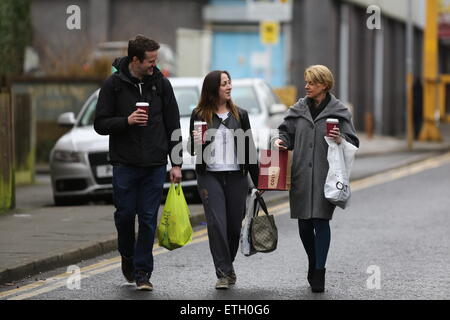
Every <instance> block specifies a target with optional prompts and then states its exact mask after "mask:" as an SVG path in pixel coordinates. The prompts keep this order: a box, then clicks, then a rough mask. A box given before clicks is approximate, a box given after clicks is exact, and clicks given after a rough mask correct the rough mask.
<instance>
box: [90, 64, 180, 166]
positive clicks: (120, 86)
mask: <svg viewBox="0 0 450 320" xmlns="http://www.w3.org/2000/svg"><path fill="white" fill-rule="evenodd" d="M128 64H129V59H128V58H127V57H124V58H120V59H116V61H115V62H114V64H113V66H114V67H116V69H117V70H118V71H116V72H115V73H114V74H112V75H111V76H110V77H109V78H108V79H106V80H105V82H104V83H103V86H102V88H101V90H100V94H99V98H98V102H97V108H96V112H95V121H94V129H95V131H96V132H97V133H99V134H101V135H109V154H110V159H111V163H112V164H115V163H121V164H126V165H132V166H138V167H151V166H160V165H165V164H167V155H168V154H169V155H170V160H171V162H172V166H175V165H177V166H181V164H182V159H183V157H182V148H181V141H182V137H181V130H179V129H180V113H179V110H178V104H177V101H176V99H175V95H174V93H173V89H172V85H171V84H170V82H169V80H168V79H166V78H165V77H164V76H163V75H162V73H161V72H160V71H159V70H158V69H157V68H154V69H153V75H150V76H146V77H144V79H143V80H142V83H140V81H139V79H137V78H134V77H132V76H131V74H130V72H129V70H128ZM136 102H148V103H149V104H150V109H149V119H148V125H147V126H146V127H141V126H137V125H133V126H130V125H129V124H128V116H129V115H130V114H131V113H133V112H134V111H135V110H136V107H135V105H136ZM177 129H178V130H177ZM176 130H177V131H176ZM174 131H175V133H174ZM173 133H174V138H175V139H174V141H171V137H172V134H173ZM177 145H178V147H179V148H178V147H177V148H176V149H175V150H174V151H176V155H174V156H173V157H172V155H171V152H172V150H173V149H174V147H175V146H177ZM174 153H175V152H174Z"/></svg>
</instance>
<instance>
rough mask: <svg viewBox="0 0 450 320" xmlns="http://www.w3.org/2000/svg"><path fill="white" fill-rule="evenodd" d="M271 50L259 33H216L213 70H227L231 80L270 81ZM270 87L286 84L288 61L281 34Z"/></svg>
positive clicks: (272, 60) (275, 51)
mask: <svg viewBox="0 0 450 320" xmlns="http://www.w3.org/2000/svg"><path fill="white" fill-rule="evenodd" d="M268 57H269V55H268V50H267V48H266V46H265V45H263V44H262V43H261V42H260V37H259V33H258V32H214V36H213V59H212V69H213V70H217V69H219V70H227V71H229V72H230V74H231V78H262V79H266V77H267V71H266V65H267V62H268ZM269 67H270V69H269V70H270V76H269V79H270V84H271V85H272V86H273V87H281V86H284V85H285V84H286V76H285V61H284V35H283V34H282V33H280V38H279V41H278V44H276V45H273V46H272V53H271V59H270V63H269Z"/></svg>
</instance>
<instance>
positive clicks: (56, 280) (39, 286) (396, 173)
mask: <svg viewBox="0 0 450 320" xmlns="http://www.w3.org/2000/svg"><path fill="white" fill-rule="evenodd" d="M447 163H450V153H446V154H444V155H441V156H437V157H434V158H430V159H426V160H424V161H420V162H418V163H415V164H411V165H407V166H404V167H402V168H398V169H393V170H389V171H387V172H383V173H380V174H376V175H373V176H371V177H368V178H364V179H360V180H357V181H354V182H352V183H351V184H350V187H351V189H352V191H353V192H355V191H358V190H362V189H366V188H369V187H373V186H375V185H379V184H384V183H387V182H389V181H393V180H396V179H400V178H403V177H406V176H409V175H413V174H417V173H419V172H422V171H425V170H428V169H433V168H437V167H439V166H442V165H444V164H447ZM269 211H271V213H272V214H273V215H282V214H286V213H288V212H290V211H289V202H288V201H286V202H284V203H281V204H279V205H276V206H272V207H269ZM207 239H208V235H207V229H206V228H202V229H201V230H198V231H196V232H194V234H193V236H192V242H191V243H189V244H188V245H192V244H196V243H199V242H203V241H206V240H207ZM166 252H169V251H168V250H167V249H165V248H162V247H160V246H159V245H157V244H155V245H154V249H153V255H155V256H156V255H159V254H162V253H166ZM120 266H121V258H120V256H117V257H114V258H111V259H108V260H104V261H101V262H99V263H96V264H93V265H89V266H86V267H84V268H81V269H80V277H81V279H87V278H89V277H92V276H94V275H97V274H100V273H105V272H108V271H111V270H114V269H117V268H120ZM72 275H73V274H72V273H62V274H60V275H57V276H55V277H52V278H49V279H47V280H41V281H37V282H34V283H31V284H28V285H25V286H23V287H20V288H17V289H13V290H9V291H4V292H0V299H8V300H24V299H28V298H32V297H34V296H37V295H40V294H44V293H47V292H50V291H53V290H56V289H58V288H62V287H65V286H67V283H68V280H69V278H70V277H71V276H72Z"/></svg>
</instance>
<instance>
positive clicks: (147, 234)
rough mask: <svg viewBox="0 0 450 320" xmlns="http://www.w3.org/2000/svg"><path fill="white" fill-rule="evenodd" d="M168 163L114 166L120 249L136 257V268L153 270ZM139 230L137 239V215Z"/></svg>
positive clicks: (124, 253) (116, 215) (115, 218)
mask: <svg viewBox="0 0 450 320" xmlns="http://www.w3.org/2000/svg"><path fill="white" fill-rule="evenodd" d="M165 176H166V166H158V167H150V168H140V167H131V166H126V165H114V167H113V190H114V191H113V199H114V206H115V207H116V212H115V213H114V221H115V224H116V228H117V233H118V246H119V252H120V254H121V255H122V256H125V257H134V258H133V263H134V268H135V270H136V272H137V271H145V272H147V273H151V272H152V271H153V253H152V249H153V242H154V239H155V231H156V223H157V221H156V220H157V217H158V209H159V206H160V203H161V198H162V191H163V185H164V180H165ZM136 214H137V215H138V222H139V230H138V237H137V240H136V233H135V217H136Z"/></svg>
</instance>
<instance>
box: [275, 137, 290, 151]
mask: <svg viewBox="0 0 450 320" xmlns="http://www.w3.org/2000/svg"><path fill="white" fill-rule="evenodd" d="M273 145H274V146H275V147H276V148H278V149H279V150H287V147H286V146H285V145H284V141H283V140H281V139H277V140H275V142H274V143H273Z"/></svg>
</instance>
